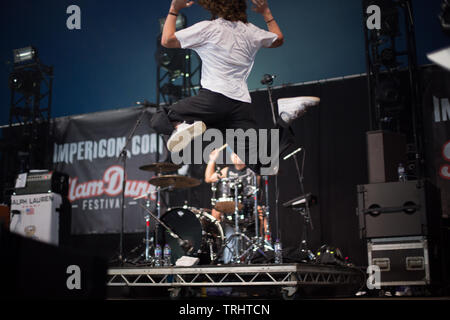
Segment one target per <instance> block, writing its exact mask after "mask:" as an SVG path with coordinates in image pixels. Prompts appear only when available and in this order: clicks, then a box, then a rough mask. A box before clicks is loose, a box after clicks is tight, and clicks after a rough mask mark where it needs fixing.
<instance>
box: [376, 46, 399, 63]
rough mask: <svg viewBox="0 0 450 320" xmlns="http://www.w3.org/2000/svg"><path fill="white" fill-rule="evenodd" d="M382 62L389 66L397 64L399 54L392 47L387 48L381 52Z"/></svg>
mask: <svg viewBox="0 0 450 320" xmlns="http://www.w3.org/2000/svg"><path fill="white" fill-rule="evenodd" d="M380 59H381V63H382V64H383V65H384V66H385V67H387V68H394V67H396V66H397V64H398V63H397V54H396V52H395V51H394V50H393V49H392V48H385V49H383V51H381V54H380Z"/></svg>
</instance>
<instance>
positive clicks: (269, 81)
mask: <svg viewBox="0 0 450 320" xmlns="http://www.w3.org/2000/svg"><path fill="white" fill-rule="evenodd" d="M274 78H275V77H274V76H271V77H270V78H267V77H266V76H264V78H263V80H261V84H265V85H266V86H267V92H268V94H269V103H270V109H271V111H272V121H273V125H274V126H276V125H277V119H276V116H275V106H274V103H273V99H272V84H273V79H274ZM278 201H279V190H278V172H277V174H276V175H275V220H276V239H275V240H279V241H281V239H280V225H279V217H278Z"/></svg>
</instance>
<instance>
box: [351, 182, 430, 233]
mask: <svg viewBox="0 0 450 320" xmlns="http://www.w3.org/2000/svg"><path fill="white" fill-rule="evenodd" d="M357 195H358V208H357V214H358V216H359V227H360V236H361V238H386V237H406V236H420V235H427V233H428V230H427V215H426V212H427V210H426V200H425V199H426V198H425V184H424V182H423V181H422V180H415V181H406V182H389V183H376V184H366V185H358V187H357Z"/></svg>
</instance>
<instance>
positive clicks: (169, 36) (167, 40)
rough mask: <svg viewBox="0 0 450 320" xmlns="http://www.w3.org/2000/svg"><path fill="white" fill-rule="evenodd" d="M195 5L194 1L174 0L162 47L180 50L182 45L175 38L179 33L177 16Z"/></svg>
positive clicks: (165, 27) (164, 29)
mask: <svg viewBox="0 0 450 320" xmlns="http://www.w3.org/2000/svg"><path fill="white" fill-rule="evenodd" d="M193 4H194V1H189V2H188V1H186V0H172V3H171V4H170V9H169V13H168V14H167V18H166V22H165V23H164V28H163V32H162V36H161V45H162V46H163V47H166V48H180V47H181V44H180V41H178V39H177V37H175V31H177V28H176V25H177V15H178V14H179V13H180V10H181V9H184V8H187V7H190V6H192V5H193Z"/></svg>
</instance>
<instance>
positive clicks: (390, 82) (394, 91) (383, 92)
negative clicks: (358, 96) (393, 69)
mask: <svg viewBox="0 0 450 320" xmlns="http://www.w3.org/2000/svg"><path fill="white" fill-rule="evenodd" d="M400 92H401V88H400V84H399V83H398V81H397V80H396V79H393V78H389V79H384V80H382V81H381V82H380V84H379V86H378V90H377V100H378V102H379V103H381V104H382V105H383V106H384V107H388V108H389V107H396V106H398V105H399V104H401V102H402V96H401V93H400Z"/></svg>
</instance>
